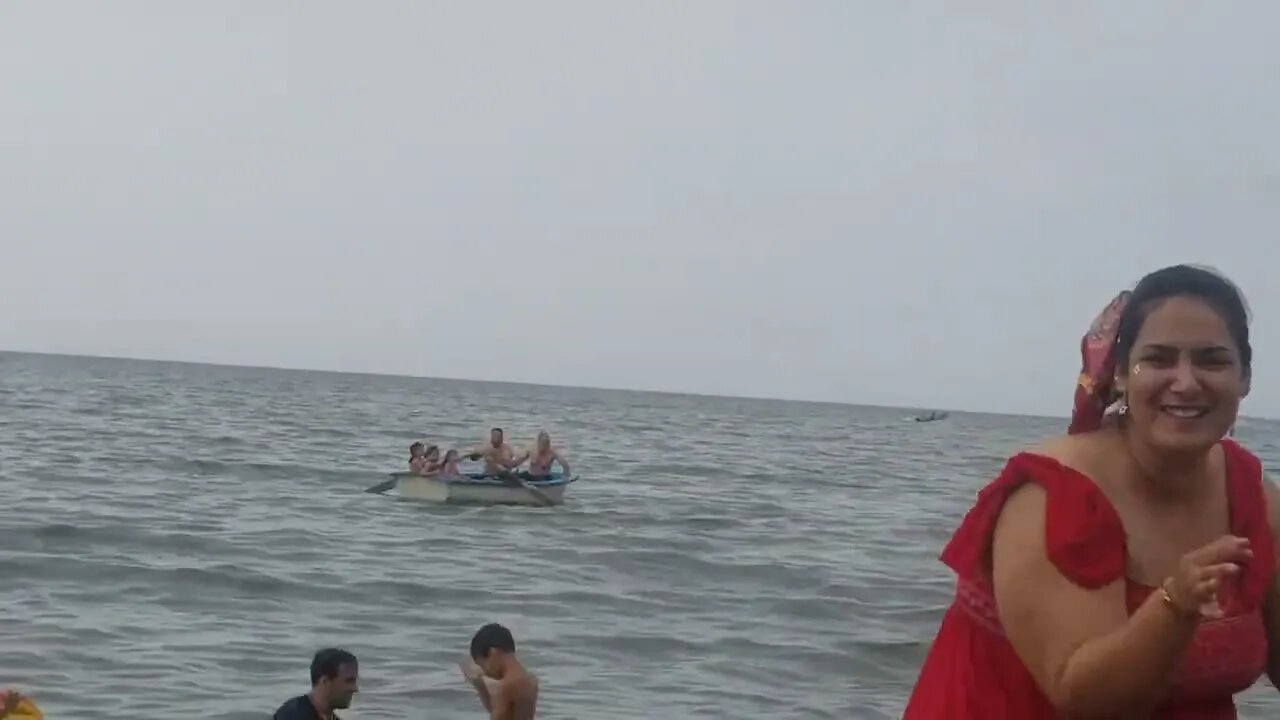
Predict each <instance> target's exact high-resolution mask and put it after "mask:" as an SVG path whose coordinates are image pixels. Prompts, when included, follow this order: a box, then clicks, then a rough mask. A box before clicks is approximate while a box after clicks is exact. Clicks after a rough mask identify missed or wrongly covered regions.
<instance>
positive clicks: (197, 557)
mask: <svg viewBox="0 0 1280 720" xmlns="http://www.w3.org/2000/svg"><path fill="white" fill-rule="evenodd" d="M1069 400H1070V387H1069V379H1068V381H1067V384H1066V387H1064V392H1063V405H1064V408H1063V409H1064V412H1066V410H1067V404H1068V402H1069ZM911 415H912V412H911V411H908V410H893V409H877V408H863V407H851V406H842V405H823V404H811V403H791V402H778V401H764V400H737V399H726V398H710V397H693V396H681V395H663V394H652V393H636V392H623V391H605V390H585V389H568V388H553V387H538V386H522V385H509V384H500V383H480V382H456V381H442V380H427V379H413V378H399V377H377V376H367V375H342V374H326V373H315V372H297V371H286V370H264V369H245V368H227V367H210V366H200V365H183V364H173V363H156V362H141V361H130V360H103V359H88V358H70V357H50V356H35V355H19V354H0V491H2V494H0V497H2V498H3V502H0V687H4V686H12V687H16V688H20V689H22V690H24V691H26V692H28V693H29V694H31V695H32V696H34V697H35V698H36V700H37V702H38V703H39V705H40V706H41V707H42V709H43V710H44V712H45V715H46V717H48V718H50V720H55V719H57V718H71V719H73V720H78V719H87V718H101V717H128V718H142V719H146V718H155V719H157V720H160V719H162V718H163V719H167V718H175V717H195V716H200V717H206V718H225V719H228V720H229V719H232V718H236V719H239V718H245V719H246V720H247V719H250V718H254V719H258V720H260V719H261V718H265V717H268V716H269V715H270V713H271V712H272V711H274V709H275V708H276V706H278V705H279V704H280V703H281V702H282V701H283V700H285V699H286V698H288V697H290V696H292V695H297V694H301V693H303V692H305V691H306V690H307V686H308V684H309V683H308V678H307V667H308V663H309V661H310V658H311V655H312V653H313V652H314V651H315V650H316V649H318V648H320V647H322V646H328V645H337V646H342V647H345V648H347V649H349V650H351V651H353V652H354V653H356V655H357V656H358V657H359V658H360V663H361V665H360V674H361V693H360V694H359V695H358V696H357V699H356V705H355V706H354V708H353V710H355V711H356V712H355V713H354V714H355V716H357V717H359V718H361V719H362V720H364V719H372V718H396V719H401V718H444V719H447V718H468V717H482V716H483V715H482V713H481V712H480V711H479V708H478V704H477V702H476V699H475V697H474V695H473V693H472V691H471V689H470V688H469V687H468V686H467V685H466V684H465V683H464V682H463V681H462V679H461V676H460V673H459V671H458V669H457V666H456V664H455V663H456V661H457V660H458V659H459V658H461V657H462V656H463V655H464V654H465V652H466V649H467V644H468V642H469V640H470V637H471V634H472V633H473V632H474V631H475V629H476V628H477V627H479V626H480V625H481V624H483V623H486V622H490V621H497V622H502V623H504V624H506V625H508V626H509V627H510V628H511V629H512V631H513V632H514V634H515V636H516V641H517V644H518V651H519V655H520V657H521V658H522V659H523V660H524V661H525V662H526V664H527V665H529V666H530V667H531V668H532V669H533V670H534V671H535V672H536V673H537V674H538V675H539V676H540V677H541V680H542V700H541V703H540V708H539V709H540V712H539V717H541V718H548V719H557V718H558V719H565V720H571V719H577V720H596V719H598V718H606V717H607V718H654V719H664V720H670V719H680V718H739V719H741V718H747V719H755V718H759V719H765V718H770V719H772V718H842V719H843V718H896V717H897V716H898V714H899V713H900V712H901V709H902V707H903V704H904V702H905V698H906V696H907V694H908V692H909V690H910V687H911V685H912V683H913V682H914V680H915V677H916V673H917V671H918V669H919V666H920V663H921V661H922V659H923V656H924V652H925V650H926V648H927V646H928V643H929V642H930V640H931V639H932V637H933V634H934V631H935V630H936V627H937V623H938V620H939V617H940V615H941V613H942V610H943V608H944V607H945V605H946V604H947V603H948V601H949V600H950V596H951V590H952V580H951V577H950V576H949V575H948V573H947V572H946V571H945V570H944V568H943V567H942V565H941V564H939V563H938V562H937V559H936V558H937V555H938V552H939V550H940V548H941V547H942V544H943V543H944V541H945V540H946V539H947V538H948V536H949V534H950V532H951V531H952V529H953V528H954V526H955V525H956V522H957V521H958V520H959V518H960V517H961V515H962V514H963V512H964V511H965V509H966V508H967V507H968V505H969V503H970V501H971V500H972V498H973V496H974V493H975V492H976V490H977V489H978V488H979V487H980V486H981V485H982V484H983V483H984V482H986V481H987V480H988V479H989V478H990V477H991V475H992V474H993V473H994V472H995V471H997V470H998V468H999V467H1000V465H1001V464H1002V462H1003V460H1004V458H1005V457H1006V456H1007V454H1008V453H1010V452H1011V451H1013V450H1015V449H1017V448H1019V447H1020V446H1022V445H1023V444H1025V443H1027V442H1030V441H1033V440H1035V439H1037V438H1041V437H1043V436H1046V435H1049V434H1053V433H1056V432H1060V431H1061V430H1062V428H1063V424H1064V421H1063V420H1061V419H1034V418H1024V417H1001V416H992V415H968V414H961V413H957V414H953V415H952V416H951V417H950V418H949V419H947V420H945V421H942V422H935V423H915V422H912V421H911V419H910V418H911ZM491 425H501V426H503V427H505V428H506V429H507V434H508V438H509V440H510V441H512V442H513V443H520V444H524V443H527V442H529V441H531V440H532V438H533V436H534V434H535V433H536V432H537V430H539V429H540V428H546V429H548V430H549V431H550V432H551V434H552V436H553V438H554V440H555V442H556V444H557V445H558V446H559V447H561V448H562V449H563V450H564V451H565V452H566V455H567V456H568V458H569V460H570V461H571V463H572V465H573V467H574V470H575V472H577V473H579V474H580V475H581V480H580V481H579V482H578V483H576V484H575V485H574V486H572V488H571V490H570V494H569V501H568V503H567V504H566V505H564V506H562V507H557V508H550V509H546V508H520V507H517V508H501V507H446V506H432V505H426V504H420V503H414V502H409V501H403V500H398V499H396V498H393V497H389V496H379V495H371V494H367V493H364V492H362V491H363V489H364V488H366V487H368V486H370V485H373V484H376V483H377V482H379V481H381V480H383V479H384V478H385V473H387V472H388V471H398V470H401V469H402V468H403V467H404V466H405V462H406V458H407V448H408V445H409V443H410V442H412V441H414V440H419V439H421V440H426V441H429V442H435V443H439V444H442V445H449V446H452V445H460V446H471V445H473V444H476V443H479V442H482V441H483V440H484V439H485V437H486V433H487V430H488V428H489V427H490V426H491ZM1277 429H1280V425H1277V424H1274V423H1267V422H1263V421H1246V422H1245V423H1244V424H1243V426H1242V427H1241V429H1240V433H1239V434H1240V437H1241V439H1242V440H1243V441H1244V442H1245V443H1246V444H1248V445H1249V446H1250V447H1251V448H1252V449H1253V450H1254V451H1255V452H1259V453H1260V454H1261V455H1263V457H1264V458H1266V460H1267V461H1268V462H1269V463H1272V464H1274V463H1275V462H1276V461H1277V460H1280V446H1278V445H1277V440H1278V439H1280V435H1277V432H1276V430H1277ZM1273 466H1274V465H1273ZM1244 709H1245V715H1246V716H1251V717H1255V718H1260V717H1274V716H1275V715H1276V713H1277V712H1278V711H1280V702H1278V701H1277V698H1276V693H1275V691H1274V690H1272V689H1271V688H1270V687H1269V686H1267V685H1266V684H1265V681H1264V683H1263V684H1262V685H1260V686H1258V687H1256V688H1254V690H1253V691H1251V692H1250V693H1249V694H1248V695H1247V696H1246V699H1245V702H1244Z"/></svg>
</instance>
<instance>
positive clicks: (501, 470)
mask: <svg viewBox="0 0 1280 720" xmlns="http://www.w3.org/2000/svg"><path fill="white" fill-rule="evenodd" d="M467 459H468V460H484V474H485V475H492V476H495V477H498V476H502V475H510V474H511V471H512V470H514V469H515V468H516V467H517V466H518V465H519V463H517V462H516V461H515V460H516V458H515V451H513V450H512V449H511V446H510V445H508V444H507V443H506V441H505V440H504V439H503V433H502V428H494V429H492V430H490V431H489V444H488V445H485V446H484V447H480V448H476V449H475V450H473V451H471V452H470V453H468V454H467Z"/></svg>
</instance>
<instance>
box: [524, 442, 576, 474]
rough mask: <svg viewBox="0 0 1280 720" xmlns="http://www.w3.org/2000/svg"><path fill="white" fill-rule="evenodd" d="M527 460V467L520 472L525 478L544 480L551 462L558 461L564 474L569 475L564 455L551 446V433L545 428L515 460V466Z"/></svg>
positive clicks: (549, 470)
mask: <svg viewBox="0 0 1280 720" xmlns="http://www.w3.org/2000/svg"><path fill="white" fill-rule="evenodd" d="M526 460H527V461H529V468H528V469H527V470H524V471H522V472H521V473H520V476H521V477H523V478H524V479H525V480H546V479H547V477H548V476H550V475H551V463H553V462H554V463H559V464H560V469H561V470H563V471H564V476H565V477H566V478H567V477H569V472H570V471H569V463H568V461H566V460H565V459H564V456H563V455H561V454H560V453H559V452H557V451H556V450H555V449H553V448H552V447H551V433H548V432H547V431H546V430H543V431H542V432H539V433H538V439H537V440H536V441H535V442H534V445H533V448H532V449H530V450H526V451H525V453H524V455H521V456H520V459H519V460H517V461H516V467H519V466H520V465H521V464H522V463H523V462H525V461H526Z"/></svg>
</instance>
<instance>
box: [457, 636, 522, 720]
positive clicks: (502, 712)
mask: <svg viewBox="0 0 1280 720" xmlns="http://www.w3.org/2000/svg"><path fill="white" fill-rule="evenodd" d="M459 665H460V666H461V667H462V675H463V677H465V678H466V679H467V680H468V681H469V682H470V683H471V685H472V686H473V687H475V689H476V695H478V696H479V697H480V704H481V705H484V709H485V710H486V711H487V712H488V713H489V720H533V716H534V713H535V712H536V711H537V709H538V679H537V678H536V677H534V676H533V675H531V674H529V673H528V672H526V671H525V669H524V666H523V665H521V664H520V661H519V660H517V659H516V641H515V639H514V638H512V637H511V631H510V630H508V629H506V628H505V627H503V626H501V625H499V624H497V623H490V624H488V625H485V626H484V627H482V628H480V629H479V630H477V631H476V634H475V637H473V638H471V661H470V662H467V661H465V660H464V661H463V662H461V663H459Z"/></svg>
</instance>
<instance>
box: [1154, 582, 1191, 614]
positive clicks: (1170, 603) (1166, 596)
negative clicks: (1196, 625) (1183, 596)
mask: <svg viewBox="0 0 1280 720" xmlns="http://www.w3.org/2000/svg"><path fill="white" fill-rule="evenodd" d="M1172 584H1173V578H1171V577H1170V578H1165V579H1164V582H1162V583H1160V599H1161V600H1163V601H1164V604H1165V607H1167V608H1169V610H1171V611H1172V612H1173V614H1174V615H1176V616H1178V617H1179V618H1181V619H1183V620H1191V619H1193V618H1199V617H1200V611H1199V610H1195V611H1191V612H1188V611H1187V610H1185V609H1184V608H1183V607H1182V606H1181V605H1179V604H1178V602H1177V601H1176V600H1174V599H1173V593H1171V592H1169V586H1170V585H1172Z"/></svg>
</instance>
